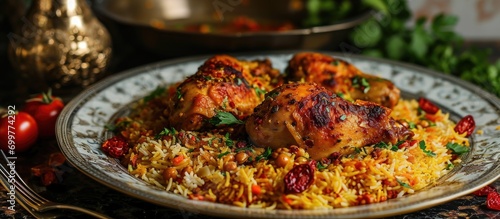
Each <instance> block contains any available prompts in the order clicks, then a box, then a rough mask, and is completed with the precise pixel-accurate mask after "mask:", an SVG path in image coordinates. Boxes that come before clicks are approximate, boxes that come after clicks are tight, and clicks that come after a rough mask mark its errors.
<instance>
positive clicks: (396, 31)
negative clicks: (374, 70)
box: [350, 0, 500, 96]
mask: <svg viewBox="0 0 500 219" xmlns="http://www.w3.org/2000/svg"><path fill="white" fill-rule="evenodd" d="M362 2H363V4H365V5H367V6H369V7H371V8H374V9H376V10H377V11H378V12H377V13H375V14H374V15H375V16H374V17H373V18H372V19H371V20H369V21H367V22H365V23H364V24H362V25H361V26H359V27H357V28H355V29H354V31H353V32H352V34H351V36H350V41H351V43H352V44H353V45H354V46H355V47H356V48H359V51H361V53H362V54H365V55H369V56H375V57H384V58H389V59H393V60H399V61H404V62H409V63H414V64H418V65H422V66H425V67H428V68H431V69H434V70H436V71H439V72H443V73H446V74H451V75H455V76H457V77H460V78H462V79H463V80H466V81H469V82H472V83H474V84H476V85H478V86H481V87H482V88H483V89H485V90H487V91H489V92H491V93H493V94H495V95H497V96H500V59H499V60H497V61H496V62H491V61H490V60H489V59H490V55H491V51H489V50H479V49H466V48H465V47H464V40H463V38H462V37H461V36H460V35H459V34H457V33H456V32H454V31H453V28H454V27H455V25H456V24H457V23H458V17H457V16H454V15H446V14H440V15H438V16H435V17H434V18H433V19H431V20H427V19H426V18H420V19H417V20H416V21H415V22H413V23H410V25H408V23H409V22H410V18H411V13H410V11H409V9H408V6H407V4H406V1H403V0H364V1H362Z"/></svg>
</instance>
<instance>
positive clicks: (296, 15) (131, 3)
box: [93, 0, 370, 55]
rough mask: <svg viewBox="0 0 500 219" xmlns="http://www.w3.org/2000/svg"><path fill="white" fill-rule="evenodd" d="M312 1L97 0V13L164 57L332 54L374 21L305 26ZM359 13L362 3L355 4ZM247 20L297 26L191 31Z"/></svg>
mask: <svg viewBox="0 0 500 219" xmlns="http://www.w3.org/2000/svg"><path fill="white" fill-rule="evenodd" d="M305 1H307V0H272V1H270V0H94V3H93V7H94V9H95V11H96V12H97V13H98V14H99V15H100V16H101V17H102V18H103V19H105V20H109V21H112V22H114V23H116V24H118V25H119V26H120V30H121V31H120V32H119V34H120V35H127V36H126V37H128V40H130V41H131V42H133V43H137V44H139V46H140V47H142V48H145V49H147V50H150V51H152V52H155V53H158V54H166V55H173V54H175V55H187V54H199V53H208V52H212V53H213V52H232V51H265V50H279V49H330V48H336V47H337V46H338V45H339V44H340V43H342V42H343V41H344V40H345V39H346V36H347V34H348V33H349V31H350V30H352V29H353V28H354V27H355V26H356V25H358V24H360V23H362V22H363V21H365V20H366V19H368V18H369V17H370V11H369V10H353V11H354V13H353V14H352V15H351V16H350V17H348V18H347V19H343V20H340V21H336V22H333V23H331V24H327V25H322V26H314V27H307V28H306V27H303V26H302V23H303V21H304V20H305V19H306V18H307V16H308V12H307V10H306V8H305V6H304V5H305V4H306V2H305ZM352 5H353V8H354V9H356V7H358V6H359V5H360V4H359V1H352ZM241 16H245V17H249V18H251V19H254V20H256V21H257V22H258V23H260V22H262V23H273V24H279V23H291V24H293V27H294V28H293V29H289V30H284V31H278V30H262V31H235V32H227V31H226V32H223V31H213V32H208V33H203V32H199V31H192V30H187V29H188V28H185V27H188V26H189V25H194V24H207V25H208V26H210V27H212V26H215V27H217V26H223V25H225V24H227V23H229V22H231V21H234V19H236V18H238V17H241Z"/></svg>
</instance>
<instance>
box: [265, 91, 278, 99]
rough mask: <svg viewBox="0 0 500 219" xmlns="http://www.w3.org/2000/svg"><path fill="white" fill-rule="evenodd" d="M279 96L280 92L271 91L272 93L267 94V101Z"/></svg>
mask: <svg viewBox="0 0 500 219" xmlns="http://www.w3.org/2000/svg"><path fill="white" fill-rule="evenodd" d="M279 94H280V92H278V91H271V92H269V93H267V96H266V99H267V98H275V97H277V96H278V95H279Z"/></svg>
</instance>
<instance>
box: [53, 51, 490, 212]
mask: <svg viewBox="0 0 500 219" xmlns="http://www.w3.org/2000/svg"><path fill="white" fill-rule="evenodd" d="M294 53H295V52H294V51H290V52H275V53H269V52H268V53H262V54H258V55H237V57H238V58H240V59H256V58H258V59H262V58H269V59H270V60H271V61H272V63H273V66H274V67H275V68H278V69H280V70H284V68H285V67H286V65H287V62H288V60H289V59H290V58H291V56H292V55H293V54H294ZM324 53H326V52H324ZM328 54H331V55H332V56H337V57H339V58H342V59H345V60H347V61H350V62H352V63H353V64H354V65H356V66H357V67H358V68H360V69H361V70H363V71H365V72H367V73H372V74H376V75H379V76H382V77H385V78H389V79H391V80H392V81H393V82H394V83H395V84H396V86H398V87H399V88H400V89H401V91H402V93H403V97H406V98H412V97H417V96H424V97H426V98H428V99H430V100H431V101H433V102H435V103H438V105H439V106H440V107H441V109H443V110H444V111H446V112H449V113H450V114H451V119H453V120H455V121H457V120H458V119H460V118H461V117H463V116H465V115H468V114H471V115H473V116H474V119H475V121H476V125H477V129H476V130H479V129H480V130H483V134H482V135H477V134H474V135H473V136H472V137H471V142H472V150H471V152H469V153H468V154H467V155H465V156H464V157H463V164H462V165H460V166H457V167H456V168H454V170H453V171H451V172H450V173H449V174H447V175H446V176H444V177H443V178H441V179H440V180H439V183H438V184H437V185H435V186H432V187H428V188H426V189H424V190H421V191H418V192H416V193H415V194H412V195H408V196H405V197H402V198H397V199H392V200H389V201H387V202H383V203H377V204H370V205H363V206H356V207H349V208H340V209H332V210H263V209H248V208H240V207H235V206H229V205H224V204H217V203H211V202H203V201H194V200H189V199H186V198H184V197H181V196H179V195H175V194H172V193H168V192H165V191H162V190H159V189H158V188H156V187H154V186H152V185H149V184H147V183H145V182H144V181H142V180H140V179H137V178H135V177H134V176H132V175H130V174H128V172H127V171H126V169H125V168H124V167H122V166H121V165H120V164H119V162H117V160H115V159H112V158H110V157H108V156H106V154H104V153H103V152H102V151H101V149H100V144H101V143H102V142H103V140H105V139H106V138H107V137H109V136H108V133H107V132H106V130H105V129H104V126H105V125H106V124H108V123H110V121H112V119H113V118H116V117H117V116H120V115H125V114H126V113H127V110H128V109H129V106H130V104H131V103H133V102H134V101H136V100H138V99H140V98H142V97H144V96H146V95H148V94H149V93H150V92H152V91H153V90H154V89H155V88H156V87H157V86H159V85H166V84H169V83H172V82H177V81H181V80H183V79H184V78H185V77H186V76H188V75H191V74H193V73H195V72H196V70H197V68H198V66H200V65H201V64H202V63H203V62H204V61H205V60H206V59H207V58H208V57H193V58H186V59H177V60H169V61H165V62H160V63H156V64H151V65H147V66H143V67H139V68H135V69H132V70H129V71H126V72H122V73H119V74H116V75H114V76H112V77H109V78H107V79H104V80H102V81H100V82H99V83H97V84H95V85H94V86H92V87H90V88H88V89H86V90H85V91H84V92H82V93H81V94H80V95H78V96H77V97H76V98H74V99H73V100H72V101H71V102H70V103H69V104H68V105H67V106H66V107H65V108H64V110H63V112H62V113H61V115H60V117H59V120H58V122H57V140H58V143H59V146H60V148H61V150H62V152H63V153H64V155H65V156H66V157H67V159H68V161H69V162H70V163H71V164H73V165H74V166H75V167H76V168H78V169H79V170H80V171H82V172H83V173H84V174H86V175H88V176H89V177H91V178H93V179H94V180H96V181H98V182H99V183H102V184H103V185H105V186H108V187H110V188H112V189H115V190H117V191H120V192H122V193H125V194H128V195H131V196H134V197H137V198H139V199H143V200H145V201H148V202H151V203H155V204H158V205H163V206H166V207H170V208H176V209H179V210H181V211H188V212H190V213H199V214H207V215H215V216H222V217H234V216H236V215H237V216H238V217H239V218H285V217H286V218H326V217H342V218H372V217H385V216H392V215H397V214H404V213H408V212H412V211H417V210H421V209H424V208H428V207H431V206H434V205H438V204H441V203H444V202H446V201H450V200H452V199H454V198H457V197H460V196H462V195H465V194H468V193H471V192H473V191H474V190H476V189H479V188H480V187H482V186H485V185H487V184H489V183H491V182H493V181H494V180H495V179H497V178H498V177H499V176H500V130H498V127H499V126H500V100H499V99H498V98H497V97H495V96H493V95H491V94H489V93H486V92H484V91H483V90H481V89H479V88H477V87H475V86H473V85H471V84H469V83H466V82H464V81H461V80H459V79H457V78H454V77H450V76H447V75H444V74H440V73H436V72H433V71H430V70H427V69H424V68H420V67H416V66H413V65H408V64H402V63H398V62H393V61H387V60H381V59H373V58H367V57H362V56H355V55H343V54H338V53H328Z"/></svg>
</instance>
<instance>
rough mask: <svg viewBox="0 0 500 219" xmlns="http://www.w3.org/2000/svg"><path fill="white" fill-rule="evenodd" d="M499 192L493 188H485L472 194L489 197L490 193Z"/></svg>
mask: <svg viewBox="0 0 500 219" xmlns="http://www.w3.org/2000/svg"><path fill="white" fill-rule="evenodd" d="M496 191H497V190H496V189H495V188H493V187H492V186H489V185H488V186H485V187H483V188H480V189H479V190H476V191H475V192H473V193H472V194H474V195H477V196H488V194H490V192H496Z"/></svg>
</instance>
